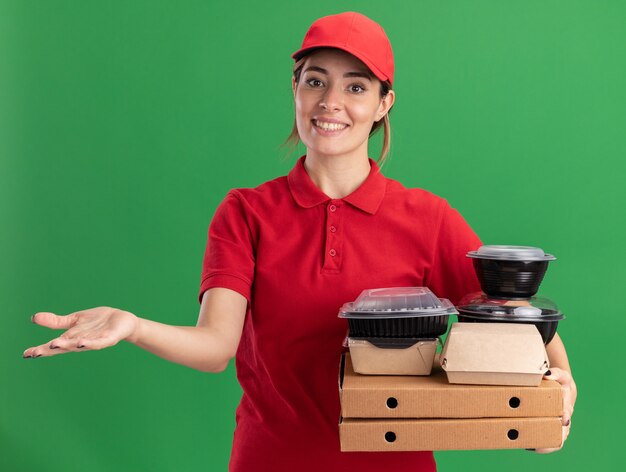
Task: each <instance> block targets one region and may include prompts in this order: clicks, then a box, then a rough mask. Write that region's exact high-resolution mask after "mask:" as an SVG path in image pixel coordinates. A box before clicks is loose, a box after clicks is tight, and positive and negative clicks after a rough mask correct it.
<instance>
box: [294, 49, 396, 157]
mask: <svg viewBox="0 0 626 472" xmlns="http://www.w3.org/2000/svg"><path fill="white" fill-rule="evenodd" d="M292 85H293V89H294V98H295V105H296V107H295V108H296V125H297V128H298V134H299V135H300V139H301V140H302V142H303V143H304V145H305V146H306V148H307V155H314V156H316V157H329V156H349V157H356V158H367V141H368V138H369V134H370V131H371V129H372V125H373V124H374V123H375V122H377V121H379V120H380V119H382V118H383V117H384V116H385V114H386V113H387V112H388V111H389V109H390V108H391V106H392V105H393V101H394V93H393V91H389V93H387V95H385V97H382V98H381V96H380V90H381V83H380V81H379V80H378V79H377V78H376V77H375V76H374V75H373V74H372V73H371V72H370V70H369V69H368V68H367V66H366V65H365V64H363V63H362V62H361V61H360V60H359V59H357V58H356V57H354V56H353V55H351V54H349V53H347V52H344V51H341V50H339V49H321V50H319V51H316V52H314V53H312V54H310V55H309V56H308V57H307V58H306V60H305V62H304V65H303V66H302V71H301V73H300V77H299V80H298V81H297V82H296V80H295V78H294V79H293V83H292Z"/></svg>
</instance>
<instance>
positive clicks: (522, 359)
mask: <svg viewBox="0 0 626 472" xmlns="http://www.w3.org/2000/svg"><path fill="white" fill-rule="evenodd" d="M440 358H441V365H442V367H443V369H444V370H445V371H446V373H447V376H448V381H449V382H450V383H456V384H479V385H519V386H526V385H528V386H538V385H540V384H541V382H542V378H543V373H544V372H545V371H546V370H548V367H549V364H548V355H547V353H546V349H545V346H544V344H543V340H542V338H541V334H539V331H538V330H537V328H536V327H535V325H532V324H523V323H453V324H452V327H451V328H450V332H449V333H448V337H447V339H446V342H445V344H444V347H443V351H442V352H441V356H440Z"/></svg>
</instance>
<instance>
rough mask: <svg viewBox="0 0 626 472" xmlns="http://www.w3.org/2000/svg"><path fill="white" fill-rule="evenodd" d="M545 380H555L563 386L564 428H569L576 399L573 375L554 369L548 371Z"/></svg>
mask: <svg viewBox="0 0 626 472" xmlns="http://www.w3.org/2000/svg"><path fill="white" fill-rule="evenodd" d="M544 378H545V379H548V380H555V381H556V382H558V383H559V384H561V389H562V392H563V415H562V421H563V426H568V425H569V423H570V421H571V418H572V413H573V411H574V404H573V402H574V398H573V393H572V386H573V379H572V375H571V374H570V373H569V372H568V371H566V370H563V369H559V368H558V367H553V368H552V369H550V370H549V371H547V372H546V373H545V375H544Z"/></svg>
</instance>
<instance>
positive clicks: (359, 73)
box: [303, 66, 372, 80]
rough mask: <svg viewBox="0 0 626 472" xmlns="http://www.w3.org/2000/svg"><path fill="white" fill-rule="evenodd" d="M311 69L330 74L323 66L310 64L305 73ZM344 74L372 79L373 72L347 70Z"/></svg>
mask: <svg viewBox="0 0 626 472" xmlns="http://www.w3.org/2000/svg"><path fill="white" fill-rule="evenodd" d="M309 71H314V72H320V73H321V74H326V75H328V71H327V70H326V69H324V68H322V67H318V66H309V67H307V68H306V69H305V70H304V72H303V73H305V72H309ZM343 76H344V77H363V78H365V79H368V80H372V74H370V73H369V72H365V71H354V72H346V73H345V74H343Z"/></svg>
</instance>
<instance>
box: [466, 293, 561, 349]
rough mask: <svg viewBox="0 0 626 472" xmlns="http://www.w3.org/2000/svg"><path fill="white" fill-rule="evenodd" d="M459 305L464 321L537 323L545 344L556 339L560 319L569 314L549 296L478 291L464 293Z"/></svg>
mask: <svg viewBox="0 0 626 472" xmlns="http://www.w3.org/2000/svg"><path fill="white" fill-rule="evenodd" d="M457 309H458V311H459V315H458V318H459V321H460V322H478V323H526V324H534V325H535V326H536V327H537V330H539V333H540V334H541V338H542V339H543V342H544V344H548V343H549V342H550V341H551V340H552V338H553V337H554V334H555V333H556V328H557V325H558V324H559V321H560V320H562V319H564V318H565V316H564V315H563V313H561V311H560V310H559V309H558V307H557V306H556V304H555V303H554V302H553V301H552V300H550V299H549V298H546V297H530V298H528V299H527V300H501V299H494V298H490V297H489V296H488V295H486V294H484V293H482V292H476V293H471V294H469V295H466V296H465V297H463V299H461V301H460V302H459V304H458V305H457Z"/></svg>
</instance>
